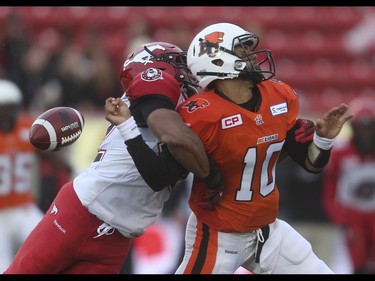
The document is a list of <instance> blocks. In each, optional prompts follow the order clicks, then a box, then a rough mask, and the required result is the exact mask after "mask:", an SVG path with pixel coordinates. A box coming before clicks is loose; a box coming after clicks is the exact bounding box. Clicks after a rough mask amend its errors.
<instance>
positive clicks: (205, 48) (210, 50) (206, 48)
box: [199, 31, 224, 57]
mask: <svg viewBox="0 0 375 281" xmlns="http://www.w3.org/2000/svg"><path fill="white" fill-rule="evenodd" d="M223 38H224V32H221V31H215V32H212V33H210V34H208V35H206V36H205V37H204V40H203V41H202V42H201V44H200V47H201V48H200V52H199V56H201V55H203V54H207V55H208V56H210V57H213V56H215V54H216V53H217V52H218V51H219V50H218V48H216V47H214V46H211V45H212V44H214V45H216V46H218V45H219V44H220V43H222V42H223V40H224V39H223ZM207 42H208V43H211V44H209V45H207Z"/></svg>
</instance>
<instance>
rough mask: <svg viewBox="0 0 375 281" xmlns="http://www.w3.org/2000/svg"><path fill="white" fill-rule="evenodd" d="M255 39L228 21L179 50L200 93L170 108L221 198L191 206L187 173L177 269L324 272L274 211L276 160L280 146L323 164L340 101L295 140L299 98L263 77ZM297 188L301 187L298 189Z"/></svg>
mask: <svg viewBox="0 0 375 281" xmlns="http://www.w3.org/2000/svg"><path fill="white" fill-rule="evenodd" d="M258 43H259V38H258V36H257V35H256V34H253V33H251V32H248V31H246V30H244V29H242V28H241V27H239V26H237V25H234V24H230V23H218V24H213V25H210V26H208V27H206V28H204V29H203V30H202V31H200V32H199V33H198V34H197V35H196V36H195V37H194V39H193V41H192V42H191V44H190V46H189V49H188V52H187V64H188V67H189V68H190V69H191V71H192V73H193V75H195V76H196V77H197V79H198V80H199V85H200V86H201V87H202V90H203V93H200V94H198V95H194V96H192V97H190V98H189V99H187V100H186V101H185V102H183V103H182V104H181V105H180V106H179V107H178V112H179V113H180V115H181V116H182V118H183V119H184V121H185V122H186V123H187V124H189V126H190V127H191V128H192V129H193V130H194V131H195V132H197V133H198V135H199V136H200V138H201V139H202V141H203V143H204V144H205V147H206V150H207V152H208V154H209V156H210V157H212V158H213V160H214V161H215V162H216V163H217V165H218V166H219V169H220V171H221V172H222V174H223V177H224V190H223V192H222V193H223V195H222V197H221V198H220V200H218V201H217V202H215V203H216V206H215V208H214V209H212V210H207V209H205V208H203V207H202V206H201V204H200V201H201V200H202V197H203V196H205V194H204V193H203V192H202V182H201V181H200V180H199V179H197V178H195V179H194V183H193V186H192V191H191V196H190V200H189V204H190V208H191V209H192V211H193V212H192V214H191V215H190V218H189V221H188V224H187V230H186V236H185V256H184V260H183V262H182V263H181V265H180V266H179V268H178V269H177V271H176V273H177V274H182V273H184V274H199V273H200V274H210V273H214V274H218V273H221V274H232V273H233V272H235V270H236V269H237V268H238V267H240V266H242V267H244V268H245V269H247V270H249V271H251V272H253V273H257V274H267V273H276V274H282V273H284V274H285V273H293V274H296V273H297V274H298V273H300V274H302V273H304V274H306V273H316V274H318V273H320V274H328V273H333V272H332V270H331V269H330V268H329V267H328V266H327V265H326V264H325V263H324V262H323V261H322V260H321V259H319V258H318V257H317V256H316V255H315V253H314V251H313V250H312V248H311V244H310V243H309V242H308V241H307V240H306V239H305V238H304V237H303V236H302V235H300V234H299V233H298V232H297V231H296V230H295V229H293V228H292V227H291V226H290V225H289V224H288V223H287V222H285V221H283V220H280V219H278V218H277V216H278V202H279V193H278V188H277V185H276V179H275V169H276V163H277V161H278V159H279V157H280V155H281V153H282V151H285V152H286V153H288V154H289V156H290V157H291V158H292V159H293V160H294V161H296V162H297V163H298V164H299V165H301V166H302V167H303V168H304V169H305V170H306V171H308V172H311V173H319V172H320V171H321V170H322V169H323V168H324V166H325V165H326V164H327V163H328V160H329V156H330V150H331V147H332V145H333V141H334V138H335V137H336V136H337V135H338V134H339V132H340V131H341V128H342V126H343V125H344V123H345V122H346V121H347V120H349V119H350V118H352V117H353V116H352V115H351V114H348V115H345V113H346V112H347V109H348V107H347V105H345V104H341V105H340V106H337V107H334V108H332V109H331V110H329V111H328V112H327V113H326V114H325V115H324V116H323V118H321V119H318V120H317V122H316V131H315V133H314V137H313V141H308V142H305V143H300V142H298V141H297V140H296V138H295V131H296V129H297V128H298V123H297V122H296V120H297V116H298V114H299V100H298V95H297V94H296V93H295V92H294V90H293V89H292V88H291V87H290V86H289V85H287V84H285V83H283V82H281V81H278V80H275V79H272V77H274V75H275V65H274V61H273V57H272V54H271V52H270V51H269V50H258V49H256V48H257V46H258ZM301 188H303V186H301Z"/></svg>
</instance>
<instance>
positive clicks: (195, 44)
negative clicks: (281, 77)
mask: <svg viewBox="0 0 375 281" xmlns="http://www.w3.org/2000/svg"><path fill="white" fill-rule="evenodd" d="M258 44H259V37H258V36H257V35H256V34H253V33H250V32H248V31H245V30H244V29H242V28H240V27H238V26H237V25H234V24H230V23H218V24H213V25H210V26H208V27H206V28H205V29H203V30H202V31H201V32H199V33H198V34H197V35H196V36H195V38H194V39H193V41H192V42H191V44H190V46H189V49H188V53H187V63H188V66H189V68H190V69H191V71H192V73H193V75H195V76H196V77H197V79H198V81H199V85H200V86H201V87H202V88H206V87H207V86H208V85H209V84H210V83H211V82H212V81H214V80H217V79H233V78H241V79H248V80H251V81H253V82H254V84H258V83H260V82H261V81H264V80H268V79H271V78H272V77H273V76H275V62H274V59H273V56H272V53H271V51H269V50H256V48H257V47H258Z"/></svg>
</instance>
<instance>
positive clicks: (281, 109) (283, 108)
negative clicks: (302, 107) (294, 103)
mask: <svg viewBox="0 0 375 281" xmlns="http://www.w3.org/2000/svg"><path fill="white" fill-rule="evenodd" d="M270 110H271V113H272V116H276V115H280V114H284V113H287V112H288V106H287V104H286V102H283V103H279V104H275V105H272V106H270Z"/></svg>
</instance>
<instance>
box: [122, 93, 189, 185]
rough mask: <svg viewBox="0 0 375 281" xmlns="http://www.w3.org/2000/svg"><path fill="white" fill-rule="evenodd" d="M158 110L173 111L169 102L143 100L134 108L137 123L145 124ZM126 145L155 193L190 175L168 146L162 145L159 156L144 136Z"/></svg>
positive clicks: (128, 141)
mask: <svg viewBox="0 0 375 281" xmlns="http://www.w3.org/2000/svg"><path fill="white" fill-rule="evenodd" d="M158 108H168V109H172V108H171V104H170V102H169V101H168V100H165V99H162V98H159V97H158V96H157V95H152V96H151V97H149V98H147V99H143V100H142V103H138V104H137V105H136V106H134V107H133V108H132V109H133V111H132V114H133V116H134V119H135V120H136V122H137V121H139V123H144V124H145V120H147V117H148V115H149V114H150V113H151V112H152V111H154V110H155V109H158ZM172 110H173V109H172ZM136 117H137V118H136ZM137 119H138V120H137ZM137 124H138V122H137ZM125 145H126V146H127V149H128V152H129V154H130V155H131V157H132V158H133V160H134V163H135V165H136V167H137V169H138V171H139V173H140V174H141V176H142V177H143V179H144V180H145V182H146V183H147V184H148V185H149V186H150V187H151V188H152V189H153V190H154V191H160V190H162V189H163V188H165V187H168V186H171V187H173V186H174V185H175V184H176V183H177V182H178V181H179V180H182V179H185V178H186V177H187V175H188V174H189V172H188V171H187V170H186V169H185V168H184V167H183V166H182V165H181V164H180V163H179V162H177V161H176V160H175V158H174V157H173V156H172V154H171V153H170V152H169V150H168V147H167V146H166V145H162V151H161V153H160V154H159V155H157V154H156V153H155V152H154V151H153V150H152V149H151V148H150V147H149V146H148V145H147V144H146V142H145V141H144V140H143V138H142V135H139V136H137V137H136V138H133V139H129V140H127V141H125Z"/></svg>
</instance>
